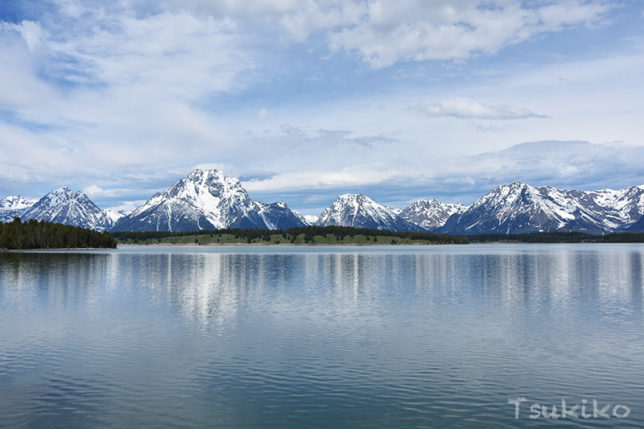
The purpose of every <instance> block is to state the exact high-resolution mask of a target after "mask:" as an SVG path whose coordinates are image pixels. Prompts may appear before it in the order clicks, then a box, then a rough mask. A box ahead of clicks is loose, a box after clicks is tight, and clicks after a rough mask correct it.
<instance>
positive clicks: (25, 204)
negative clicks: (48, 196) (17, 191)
mask: <svg viewBox="0 0 644 429" xmlns="http://www.w3.org/2000/svg"><path fill="white" fill-rule="evenodd" d="M36 201H38V200H32V199H29V198H24V197H21V196H20V195H12V196H9V197H7V198H5V199H3V200H0V222H11V221H12V220H13V219H14V218H15V217H20V216H21V215H22V214H23V213H24V212H25V210H27V209H28V208H29V207H31V206H33V205H34V204H35V203H36Z"/></svg>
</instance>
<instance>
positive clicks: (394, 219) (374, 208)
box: [316, 194, 423, 231]
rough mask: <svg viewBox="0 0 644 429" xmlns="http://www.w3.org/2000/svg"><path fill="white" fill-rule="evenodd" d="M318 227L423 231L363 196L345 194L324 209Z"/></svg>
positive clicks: (391, 210)
mask: <svg viewBox="0 0 644 429" xmlns="http://www.w3.org/2000/svg"><path fill="white" fill-rule="evenodd" d="M316 225H318V226H331V225H336V226H351V227H355V228H370V229H380V230H390V231H423V228H421V227H419V226H418V225H414V224H412V223H410V222H407V221H406V220H405V219H403V218H402V217H400V216H399V215H398V214H396V212H395V211H394V210H393V209H391V208H389V207H386V206H383V205H382V204H379V203H377V202H375V201H374V200H372V199H371V198H369V197H367V196H365V195H361V194H344V195H340V197H339V198H338V199H337V200H336V201H334V202H333V203H332V204H331V206H330V207H328V208H326V209H324V211H323V212H322V214H320V218H319V219H318V221H317V222H316Z"/></svg>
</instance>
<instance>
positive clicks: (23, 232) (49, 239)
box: [0, 218, 116, 249]
mask: <svg viewBox="0 0 644 429" xmlns="http://www.w3.org/2000/svg"><path fill="white" fill-rule="evenodd" d="M88 247H110V248H114V247H116V240H115V239H114V237H112V236H111V235H110V234H108V233H107V232H98V231H94V230H91V229H85V228H79V227H76V226H69V225H61V224H58V223H51V222H43V221H37V220H30V221H29V222H25V223H23V222H21V221H20V219H18V218H16V219H14V220H13V222H10V223H0V249H59V248H60V249H69V248H88Z"/></svg>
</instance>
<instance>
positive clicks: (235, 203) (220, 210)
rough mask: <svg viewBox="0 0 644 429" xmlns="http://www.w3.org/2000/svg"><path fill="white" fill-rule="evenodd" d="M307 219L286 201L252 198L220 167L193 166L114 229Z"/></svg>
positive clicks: (283, 223) (287, 223)
mask: <svg viewBox="0 0 644 429" xmlns="http://www.w3.org/2000/svg"><path fill="white" fill-rule="evenodd" d="M303 225H304V222H302V221H300V220H299V218H297V216H296V215H295V214H293V212H292V211H291V210H290V209H288V207H286V204H279V203H277V204H275V203H274V204H264V203H258V202H255V201H252V200H251V199H250V197H249V196H248V193H247V192H246V190H245V189H244V187H243V186H242V184H241V182H240V181H239V180H238V179H236V178H234V177H227V176H225V175H224V174H223V173H222V172H221V171H219V170H217V169H210V170H202V169H199V168H197V169H194V170H192V171H191V172H190V173H189V174H188V176H187V177H186V178H184V179H180V180H178V181H177V182H175V183H174V184H173V185H172V186H171V187H170V188H169V189H167V190H166V191H164V192H162V193H160V194H157V195H155V196H154V197H152V198H150V199H149V200H148V201H147V202H146V203H145V204H144V205H142V206H141V207H139V208H137V209H136V210H134V211H133V212H132V213H131V214H130V215H128V216H125V217H123V218H122V219H120V220H119V221H118V222H117V224H116V225H115V227H114V231H198V230H205V229H206V230H207V229H221V228H269V229H274V228H279V229H282V228H288V227H293V226H303Z"/></svg>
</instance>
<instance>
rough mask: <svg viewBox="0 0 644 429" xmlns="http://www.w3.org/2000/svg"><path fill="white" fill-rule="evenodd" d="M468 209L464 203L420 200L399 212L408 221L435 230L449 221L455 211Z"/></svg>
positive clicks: (459, 211) (460, 211)
mask: <svg viewBox="0 0 644 429" xmlns="http://www.w3.org/2000/svg"><path fill="white" fill-rule="evenodd" d="M465 209H467V207H466V206H464V205H462V204H449V203H442V202H440V201H437V200H418V201H416V202H414V203H413V204H412V205H410V206H409V207H406V208H405V209H403V210H402V211H401V212H400V213H399V214H400V217H402V218H403V219H405V220H406V221H408V222H410V223H413V224H415V225H418V226H420V227H422V228H424V229H426V230H428V231H435V230H436V229H438V228H440V227H441V226H443V225H444V224H445V222H447V219H449V217H450V216H452V215H453V214H455V213H462V212H463V211H465Z"/></svg>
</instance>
